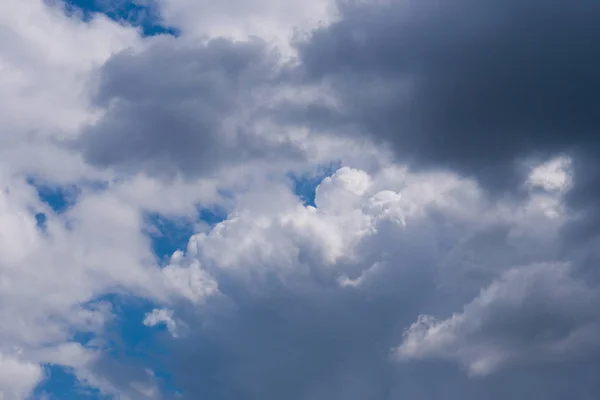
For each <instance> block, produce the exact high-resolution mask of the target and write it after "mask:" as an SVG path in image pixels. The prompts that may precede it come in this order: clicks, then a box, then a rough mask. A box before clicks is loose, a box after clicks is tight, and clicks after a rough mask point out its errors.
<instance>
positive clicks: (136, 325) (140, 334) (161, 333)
mask: <svg viewBox="0 0 600 400" xmlns="http://www.w3.org/2000/svg"><path fill="white" fill-rule="evenodd" d="M98 301H108V302H110V303H111V304H112V311H113V315H114V318H113V319H112V320H111V321H110V322H109V323H108V324H107V325H106V327H105V330H104V332H103V337H102V343H103V348H104V351H105V352H106V354H107V356H109V357H111V358H112V359H113V360H115V361H117V362H119V363H121V364H123V365H126V366H128V367H140V368H149V369H151V370H152V372H153V373H154V377H155V378H156V381H157V384H158V386H159V389H160V390H161V393H163V394H165V395H167V394H175V393H177V392H178V390H177V388H176V387H175V386H174V385H173V383H172V377H171V375H170V374H169V372H168V370H167V368H166V367H165V364H166V363H165V362H164V360H165V358H166V356H167V354H166V350H165V346H163V345H162V340H164V338H165V337H166V336H167V335H170V333H168V331H167V329H166V327H164V326H163V325H157V326H153V327H148V326H146V325H144V324H143V322H144V318H145V316H146V314H147V313H149V312H151V311H152V310H153V309H154V308H157V307H158V306H157V305H156V304H154V303H153V302H151V301H149V300H145V299H141V298H138V297H134V296H130V295H126V294H112V295H105V296H102V298H100V299H98Z"/></svg>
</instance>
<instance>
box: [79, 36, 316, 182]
mask: <svg viewBox="0 0 600 400" xmlns="http://www.w3.org/2000/svg"><path fill="white" fill-rule="evenodd" d="M180 42H182V40H178V39H174V38H171V37H158V38H153V39H152V40H151V41H150V42H149V43H148V45H147V46H145V47H144V48H143V49H141V50H140V51H137V52H131V51H127V52H123V53H120V54H118V55H116V56H114V57H112V58H111V59H110V60H109V61H108V62H107V63H106V64H105V65H103V67H102V69H101V71H100V78H99V82H98V83H97V93H96V96H95V100H96V103H97V104H98V105H99V106H102V107H106V109H107V110H106V112H105V114H104V115H103V116H102V117H101V118H100V119H99V120H97V121H96V122H95V123H94V124H92V125H91V126H89V127H88V128H87V129H85V130H84V132H83V135H82V137H80V138H78V139H77V142H78V143H77V145H76V146H77V147H78V148H81V149H82V151H83V154H84V156H85V157H86V158H87V160H88V161H89V162H91V163H92V164H94V165H99V166H102V167H112V168H117V169H119V170H123V171H125V172H138V171H145V172H147V173H149V174H152V175H161V176H173V175H177V174H182V175H184V176H186V177H197V176H202V175H204V176H206V175H209V174H210V173H212V172H214V171H215V170H218V169H219V168H220V167H222V166H223V164H225V165H229V166H230V165H244V164H246V163H250V162H252V161H254V160H257V159H259V160H261V159H272V161H286V160H288V159H292V160H293V159H296V160H303V159H304V158H305V155H304V152H305V149H304V148H303V147H302V144H301V143H296V141H295V140H294V137H293V136H291V135H283V134H282V133H281V132H278V131H274V130H273V129H272V128H270V126H269V124H268V121H266V120H265V115H264V113H262V114H260V113H258V115H257V108H259V109H260V108H261V107H263V108H264V107H265V104H264V99H263V98H264V97H265V96H264V94H263V92H265V91H271V90H272V86H273V85H275V84H276V80H277V74H279V72H278V69H277V68H276V57H275V56H271V55H270V54H269V50H268V48H267V47H266V45H265V43H263V42H262V41H260V40H258V39H256V40H250V41H245V42H233V41H229V40H226V39H212V40H209V41H207V42H206V43H202V42H200V43H196V42H192V43H187V42H185V41H183V43H180ZM117 144H118V145H117Z"/></svg>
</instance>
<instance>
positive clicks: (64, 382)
mask: <svg viewBox="0 0 600 400" xmlns="http://www.w3.org/2000/svg"><path fill="white" fill-rule="evenodd" d="M44 370H45V374H46V379H45V380H44V381H43V382H42V383H41V384H40V385H38V387H37V388H36V389H35V391H34V392H33V395H32V396H31V399H32V400H33V399H36V400H37V399H45V400H46V399H47V400H65V399H82V400H83V399H85V400H105V399H109V397H107V396H105V395H103V394H102V393H100V391H99V390H98V389H95V388H92V387H89V386H87V385H85V383H83V382H81V381H79V380H78V379H77V377H76V376H75V374H74V373H73V371H72V370H71V369H70V368H65V367H61V366H58V365H52V364H46V365H44Z"/></svg>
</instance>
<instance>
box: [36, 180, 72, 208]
mask: <svg viewBox="0 0 600 400" xmlns="http://www.w3.org/2000/svg"><path fill="white" fill-rule="evenodd" d="M28 182H29V184H30V185H32V186H34V187H35V189H36V191H37V194H38V197H39V198H40V200H41V201H42V202H44V203H46V204H47V205H48V206H49V207H50V208H51V209H52V211H54V213H56V214H62V213H64V212H65V211H67V210H68V209H69V208H70V207H71V206H72V205H73V204H75V202H76V201H77V197H78V196H79V194H80V192H81V190H80V189H79V188H78V187H77V186H75V185H68V186H60V185H50V184H46V183H38V182H37V181H36V180H35V179H33V178H30V179H28Z"/></svg>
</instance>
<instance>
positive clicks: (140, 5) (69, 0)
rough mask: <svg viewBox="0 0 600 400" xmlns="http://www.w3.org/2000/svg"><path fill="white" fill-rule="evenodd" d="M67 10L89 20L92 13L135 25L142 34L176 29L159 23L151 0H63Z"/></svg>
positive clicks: (172, 31)
mask: <svg viewBox="0 0 600 400" xmlns="http://www.w3.org/2000/svg"><path fill="white" fill-rule="evenodd" d="M64 1H65V3H66V6H67V12H69V13H71V14H74V13H77V14H79V15H80V16H81V17H82V18H83V19H84V20H89V19H90V17H91V16H92V15H93V14H94V13H102V14H105V15H106V16H108V17H109V18H111V19H113V20H115V21H118V22H123V23H126V24H129V25H133V26H137V27H139V28H140V29H141V31H142V34H143V35H144V36H154V35H165V34H166V35H173V36H177V35H178V31H177V29H175V28H173V27H169V26H165V25H163V24H162V23H161V20H160V16H159V14H158V10H157V6H156V3H155V2H154V1H153V0H64Z"/></svg>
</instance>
